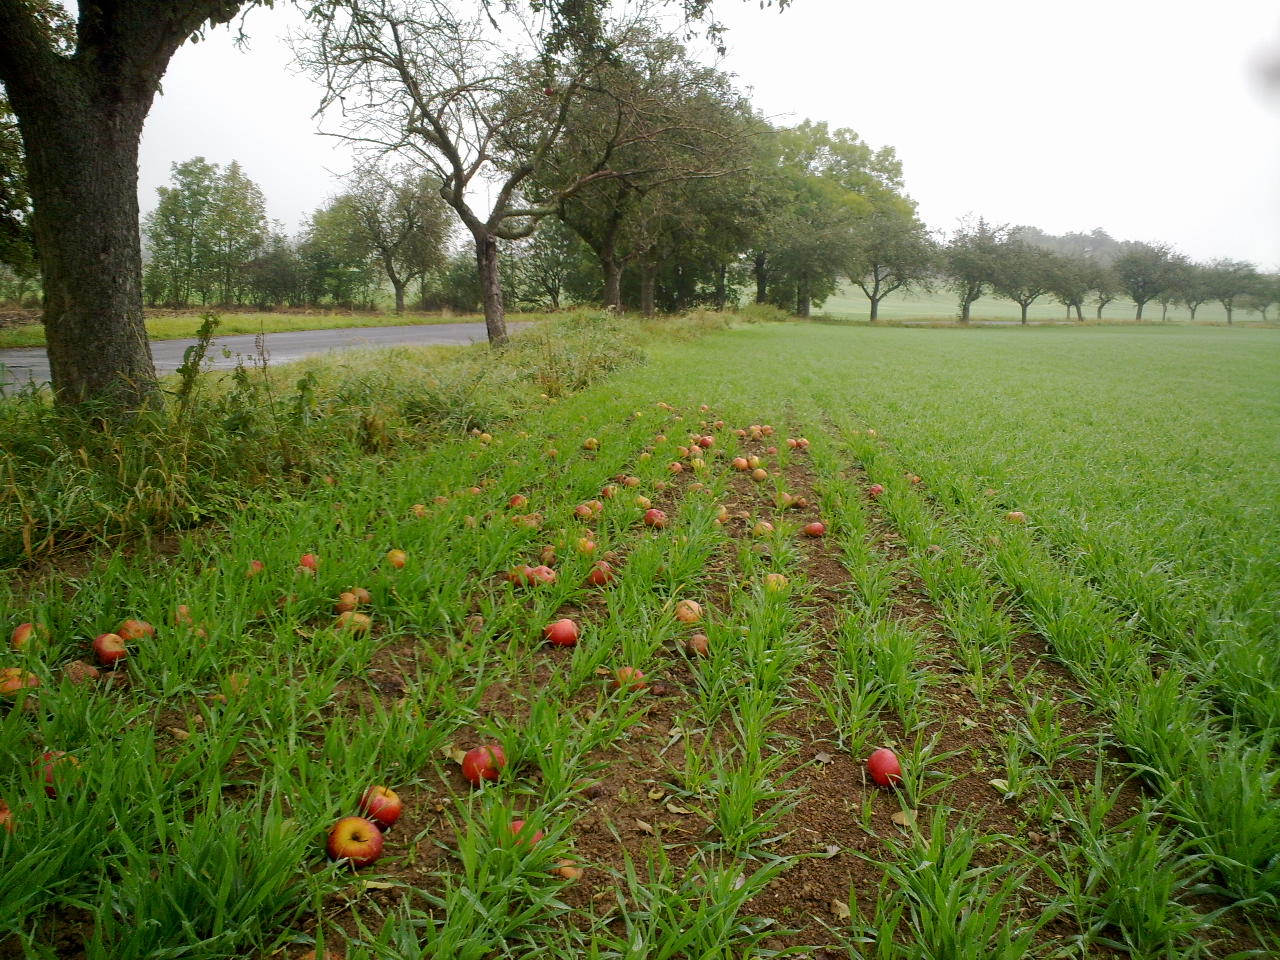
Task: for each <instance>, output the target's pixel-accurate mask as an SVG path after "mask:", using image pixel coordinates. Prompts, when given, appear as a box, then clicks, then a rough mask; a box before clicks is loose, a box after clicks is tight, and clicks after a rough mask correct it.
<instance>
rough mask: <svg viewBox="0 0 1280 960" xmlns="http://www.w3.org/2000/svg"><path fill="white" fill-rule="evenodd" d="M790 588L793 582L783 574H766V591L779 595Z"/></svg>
mask: <svg viewBox="0 0 1280 960" xmlns="http://www.w3.org/2000/svg"><path fill="white" fill-rule="evenodd" d="M789 586H791V581H790V580H788V579H787V578H786V576H785V575H783V574H781V573H766V574H765V575H764V588H765V589H766V590H769V591H771V592H773V593H777V592H778V591H780V590H785V589H787V587H789Z"/></svg>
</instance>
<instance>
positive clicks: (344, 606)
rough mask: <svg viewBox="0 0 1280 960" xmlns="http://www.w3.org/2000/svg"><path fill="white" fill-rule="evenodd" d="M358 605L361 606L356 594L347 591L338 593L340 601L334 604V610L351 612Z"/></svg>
mask: <svg viewBox="0 0 1280 960" xmlns="http://www.w3.org/2000/svg"><path fill="white" fill-rule="evenodd" d="M358 606H360V602H359V601H358V600H356V595H355V594H354V593H351V592H350V591H347V592H344V593H340V594H338V602H337V603H335V604H334V605H333V612H334V613H350V612H351V611H352V610H354V609H355V608H356V607H358Z"/></svg>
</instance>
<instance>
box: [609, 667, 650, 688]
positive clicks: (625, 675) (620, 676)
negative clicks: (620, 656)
mask: <svg viewBox="0 0 1280 960" xmlns="http://www.w3.org/2000/svg"><path fill="white" fill-rule="evenodd" d="M645 686H646V684H645V682H644V671H642V670H641V669H639V668H638V667H619V668H618V669H617V670H615V671H613V689H615V690H643V689H644V688H645Z"/></svg>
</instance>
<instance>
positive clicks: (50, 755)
mask: <svg viewBox="0 0 1280 960" xmlns="http://www.w3.org/2000/svg"><path fill="white" fill-rule="evenodd" d="M35 762H36V763H37V764H43V766H41V768H40V775H41V777H43V779H44V792H45V796H47V797H49V798H50V799H52V798H54V797H56V796H57V795H58V786H57V784H58V781H59V780H62V781H65V780H66V779H67V777H69V776H70V775H71V774H70V772H69V771H68V770H67V768H68V767H78V766H80V761H79V760H77V759H76V758H75V757H73V756H72V755H71V754H69V753H67V752H66V751H65V750H46V751H45V752H44V753H42V754H40V759H39V760H36V761H35Z"/></svg>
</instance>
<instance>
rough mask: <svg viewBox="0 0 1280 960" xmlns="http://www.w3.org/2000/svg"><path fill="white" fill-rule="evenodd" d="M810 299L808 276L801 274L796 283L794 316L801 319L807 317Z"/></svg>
mask: <svg viewBox="0 0 1280 960" xmlns="http://www.w3.org/2000/svg"><path fill="white" fill-rule="evenodd" d="M811 300H812V297H810V296H809V275H808V274H807V273H802V274H801V275H800V279H799V280H798V281H796V315H797V316H801V317H807V316H809V304H810V301H811Z"/></svg>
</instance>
